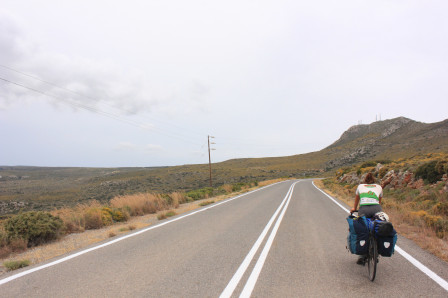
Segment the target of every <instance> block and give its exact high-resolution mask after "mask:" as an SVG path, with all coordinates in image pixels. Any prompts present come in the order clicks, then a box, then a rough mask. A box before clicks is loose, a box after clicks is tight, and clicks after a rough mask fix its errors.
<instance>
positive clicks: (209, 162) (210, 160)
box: [207, 136, 216, 187]
mask: <svg viewBox="0 0 448 298" xmlns="http://www.w3.org/2000/svg"><path fill="white" fill-rule="evenodd" d="M210 138H212V139H214V138H215V137H213V136H207V141H208V167H209V169H210V187H213V186H212V159H211V157H210V150H216V149H215V148H211V149H210V144H212V145H214V144H216V143H213V142H212V143H210Z"/></svg>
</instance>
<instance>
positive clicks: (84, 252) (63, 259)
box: [0, 182, 284, 285]
mask: <svg viewBox="0 0 448 298" xmlns="http://www.w3.org/2000/svg"><path fill="white" fill-rule="evenodd" d="M279 183H284V182H277V183H274V184H270V185H267V186H264V187H261V188H259V189H256V190H253V191H250V192H247V193H245V194H242V195H239V196H236V197H233V198H230V199H228V200H225V201H222V202H219V203H216V204H213V205H210V206H208V207H205V208H201V209H199V210H197V211H194V212H191V213H188V214H186V215H182V216H179V217H176V218H173V219H171V220H169V221H166V222H163V223H160V224H158V225H155V226H152V227H148V228H145V229H142V230H140V231H138V232H135V233H133V234H129V235H126V236H123V237H120V238H117V239H115V240H112V241H109V242H106V243H104V244H101V245H98V246H95V247H92V248H89V249H86V250H82V251H80V252H77V253H75V254H72V255H69V256H66V257H64V258H61V259H59V260H56V261H53V262H51V263H48V264H45V265H41V266H38V267H35V268H32V269H29V270H26V271H22V272H20V273H18V274H15V275H11V276H10V277H7V278H4V279H2V280H0V285H2V284H5V283H7V282H10V281H12V280H15V279H17V278H20V277H23V276H25V275H28V274H31V273H33V272H36V271H39V270H42V269H45V268H48V267H52V266H54V265H57V264H60V263H63V262H66V261H68V260H71V259H74V258H76V257H79V256H81V255H83V254H86V253H88V252H91V251H94V250H97V249H100V248H103V247H106V246H109V245H111V244H114V243H117V242H120V241H123V240H125V239H128V238H131V237H135V236H137V235H139V234H142V233H145V232H148V231H150V230H153V229H156V228H160V227H162V226H164V225H167V224H169V223H172V222H175V221H178V220H181V219H183V218H185V217H188V216H191V215H194V214H197V213H199V212H203V211H205V210H208V209H211V208H214V207H216V206H219V205H222V204H225V203H228V202H231V201H233V200H236V199H239V198H241V197H244V196H247V195H249V194H252V193H254V192H257V191H260V190H262V189H265V188H267V187H271V186H274V185H276V184H279Z"/></svg>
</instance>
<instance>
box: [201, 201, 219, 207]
mask: <svg viewBox="0 0 448 298" xmlns="http://www.w3.org/2000/svg"><path fill="white" fill-rule="evenodd" d="M214 202H215V201H205V202H202V203H200V204H199V206H201V207H203V206H207V205H210V204H213V203H214Z"/></svg>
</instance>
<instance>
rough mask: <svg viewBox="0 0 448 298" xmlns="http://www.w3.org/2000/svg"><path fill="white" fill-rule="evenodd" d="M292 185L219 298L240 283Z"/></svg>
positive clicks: (225, 297)
mask: <svg viewBox="0 0 448 298" xmlns="http://www.w3.org/2000/svg"><path fill="white" fill-rule="evenodd" d="M296 183H298V182H296ZM294 184H295V183H294ZM294 184H292V185H291V186H290V188H289V190H288V192H287V193H286V196H285V198H284V199H283V201H282V202H281V204H280V205H279V206H278V208H277V210H276V211H275V212H274V215H272V217H271V219H270V220H269V222H268V223H267V225H266V226H265V228H264V229H263V231H262V232H261V234H260V236H259V237H258V239H257V241H255V243H254V245H253V246H252V248H251V249H250V251H249V253H248V254H247V256H246V257H245V258H244V260H243V262H242V263H241V265H240V266H239V267H238V269H237V271H236V272H235V274H234V275H233V277H232V279H231V280H230V281H229V283H228V284H227V286H226V288H225V289H224V291H223V292H222V293H221V295H220V296H219V297H220V298H228V297H231V296H232V294H233V291H234V290H235V288H236V287H237V285H238V283H239V282H240V280H241V278H242V277H243V275H244V273H245V272H246V270H247V267H249V264H250V263H251V262H252V259H253V258H254V256H255V253H256V252H257V251H258V248H259V247H260V245H261V243H262V242H263V240H264V238H265V237H266V234H267V233H268V232H269V229H270V228H271V226H272V223H273V222H274V220H275V218H276V217H277V214H278V213H279V212H280V210H281V209H282V208H283V206H284V204H285V202H286V201H287V199H288V195H289V194H290V192H291V190H292V188H293V186H294Z"/></svg>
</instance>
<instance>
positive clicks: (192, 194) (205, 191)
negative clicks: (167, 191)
mask: <svg viewBox="0 0 448 298" xmlns="http://www.w3.org/2000/svg"><path fill="white" fill-rule="evenodd" d="M212 195H213V188H212V187H205V188H201V189H197V190H192V191H189V192H187V194H186V196H187V197H189V198H191V199H193V200H194V201H196V200H200V199H205V198H207V197H210V196H212Z"/></svg>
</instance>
